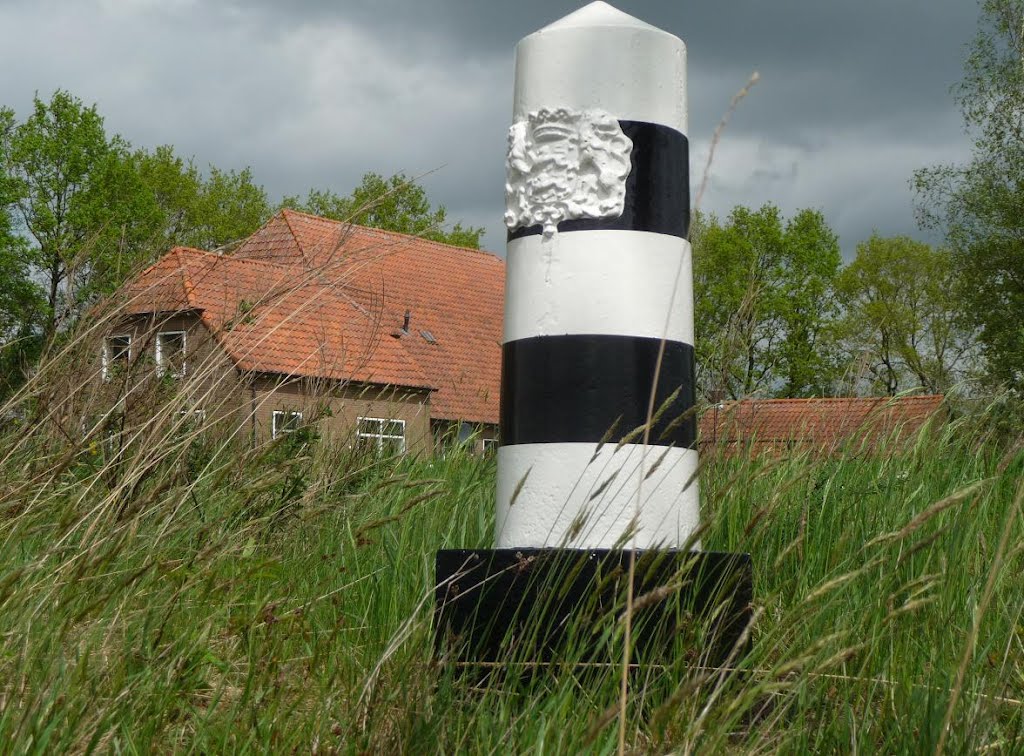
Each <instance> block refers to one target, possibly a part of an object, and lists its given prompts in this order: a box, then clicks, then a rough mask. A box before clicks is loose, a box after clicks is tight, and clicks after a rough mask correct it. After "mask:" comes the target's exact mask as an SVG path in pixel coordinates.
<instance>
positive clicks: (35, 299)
mask: <svg viewBox="0 0 1024 756" xmlns="http://www.w3.org/2000/svg"><path fill="white" fill-rule="evenodd" d="M13 129H14V112H13V111H11V110H9V109H6V108H0V144H4V143H5V142H6V141H7V139H6V137H5V135H7V136H9V134H10V132H11V131H12V130H13ZM16 199H17V188H16V186H15V184H14V182H13V181H12V180H11V179H10V178H9V177H8V176H7V175H6V174H4V173H0V398H4V397H6V396H7V395H8V394H9V393H10V392H11V390H12V389H14V388H16V387H17V386H18V384H20V383H21V382H22V380H24V377H25V369H26V367H27V365H28V364H29V363H30V362H31V361H32V360H33V359H34V357H35V356H36V353H37V351H38V347H39V339H38V334H37V332H36V326H37V324H38V322H39V319H40V316H41V314H42V312H43V293H42V290H41V289H40V288H39V286H38V285H37V284H36V283H35V282H34V281H33V280H32V277H31V275H30V271H29V264H28V257H29V246H28V242H27V241H26V239H25V238H24V237H22V236H21V235H19V234H18V233H16V232H15V222H14V218H13V212H12V208H13V204H14V202H15V200H16Z"/></svg>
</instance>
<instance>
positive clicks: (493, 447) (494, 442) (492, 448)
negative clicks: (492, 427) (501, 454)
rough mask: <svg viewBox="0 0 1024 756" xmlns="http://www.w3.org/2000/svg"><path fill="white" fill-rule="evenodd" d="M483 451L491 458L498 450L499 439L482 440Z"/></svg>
mask: <svg viewBox="0 0 1024 756" xmlns="http://www.w3.org/2000/svg"><path fill="white" fill-rule="evenodd" d="M481 444H482V447H481V448H482V450H483V453H484V456H485V457H489V456H491V455H492V454H494V452H496V451H497V450H498V439H496V438H485V439H482V440H481Z"/></svg>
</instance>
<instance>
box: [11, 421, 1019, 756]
mask: <svg viewBox="0 0 1024 756" xmlns="http://www.w3.org/2000/svg"><path fill="white" fill-rule="evenodd" d="M51 414H52V412H51ZM46 417H47V415H46V410H45V409H38V408H37V410H36V417H34V418H32V417H24V418H22V419H21V420H19V419H14V420H12V421H10V422H8V423H7V428H8V433H7V434H6V435H5V436H4V437H3V439H2V441H0V444H2V446H0V466H2V471H0V523H2V524H0V744H3V745H2V746H0V748H2V750H4V751H9V752H13V753H50V752H65V751H71V752H83V751H84V752H89V751H99V752H122V753H143V752H152V751H158V752H198V753H217V752H238V751H255V752H293V751H294V752H314V753H335V752H340V753H346V752H368V751H372V752H416V753H422V752H443V753H453V752H469V753H521V752H526V751H541V752H552V753H565V752H580V751H592V752H599V753H608V752H613V751H614V750H615V749H616V748H617V745H618V736H619V726H620V722H619V717H618V711H619V705H620V692H619V685H620V679H621V677H622V675H621V669H620V664H621V658H622V652H621V642H622V634H621V633H618V634H615V633H613V634H612V635H611V636H610V637H609V644H610V645H609V658H608V659H607V662H608V663H607V665H606V666H601V665H597V666H596V667H590V668H587V669H586V670H581V669H580V668H578V667H576V666H574V665H572V664H571V663H568V662H567V663H566V664H564V665H555V666H554V667H551V668H548V669H547V670H545V671H544V673H543V674H539V675H534V676H532V677H524V676H522V675H507V676H504V677H502V678H501V679H496V680H495V681H494V682H493V683H492V684H490V685H480V684H478V680H476V678H474V677H473V676H472V675H465V674H459V670H458V669H456V668H455V666H454V665H453V664H451V663H450V660H448V659H447V658H442V659H440V660H439V659H438V658H437V656H436V654H435V653H434V645H433V634H432V616H433V608H434V607H433V602H434V598H433V597H434V593H433V589H434V586H433V559H434V554H435V552H436V551H437V550H438V549H440V548H474V547H476V548H486V547H489V546H490V544H491V533H492V527H493V510H494V502H493V497H494V477H495V463H494V461H493V460H492V459H479V458H476V457H473V456H469V455H466V454H462V453H460V452H459V451H458V450H456V451H455V452H453V453H450V454H448V455H447V456H446V457H444V458H443V459H442V458H437V459H430V460H427V459H399V460H380V459H372V458H367V457H365V456H363V457H360V456H358V455H355V454H353V452H351V451H350V450H348V449H347V448H343V447H336V446H333V445H332V444H330V443H328V442H327V441H325V440H322V439H320V438H318V437H317V435H316V434H315V433H314V432H312V431H306V432H300V433H296V434H293V435H291V436H287V437H285V438H283V439H281V440H279V441H277V442H272V443H267V444H264V445H259V446H254V445H253V444H252V443H251V442H250V441H249V440H248V439H232V438H230V437H228V436H224V435H222V434H218V433H215V432H202V431H200V430H197V429H194V428H190V427H187V426H186V421H185V420H184V419H182V418H181V417H180V416H178V415H176V414H175V413H173V412H172V411H170V410H166V411H165V412H163V413H162V414H160V413H158V414H157V415H155V416H154V417H152V418H150V419H148V420H147V421H146V422H145V423H141V424H139V425H138V426H137V427H132V428H131V429H129V430H122V431H121V432H120V434H119V435H118V436H117V437H116V438H112V437H111V436H109V435H104V434H101V433H100V431H99V430H98V428H99V426H98V425H97V426H96V427H94V428H92V429H87V431H86V434H85V436H84V438H82V437H80V436H79V435H76V434H70V435H63V434H61V433H59V432H57V430H55V428H56V427H60V423H58V422H48V421H47V420H46ZM51 419H52V418H51ZM991 426H992V419H991V418H990V417H989V416H988V415H986V413H985V411H981V412H979V413H976V414H975V415H973V416H971V417H970V418H968V419H963V418H961V419H956V420H943V421H942V422H935V423H933V425H932V427H930V428H927V429H925V430H924V431H923V432H922V433H921V435H920V436H919V437H918V438H916V439H913V440H911V442H910V443H907V444H901V445H899V446H898V447H897V446H895V445H893V447H892V448H889V449H885V448H883V449H868V448H866V447H864V448H860V447H857V446H856V445H851V446H849V447H847V448H844V449H842V450H841V451H840V452H839V453H837V454H834V455H828V456H826V455H819V454H811V453H807V452H799V451H790V452H787V454H785V455H780V454H760V455H757V454H752V453H740V454H724V453H721V452H720V451H719V450H707V451H706V452H705V453H704V455H703V461H702V468H701V480H700V485H701V494H702V507H703V512H704V517H705V520H706V531H705V532H704V534H703V547H704V548H706V549H714V550H724V551H747V552H749V553H750V554H751V555H752V556H753V562H754V570H755V588H754V592H755V607H754V621H753V622H752V623H751V625H750V627H749V639H750V646H749V651H748V652H747V653H745V654H736V656H735V659H734V662H733V663H732V664H731V665H730V666H728V667H726V668H722V669H711V668H706V667H703V666H701V664H700V663H699V662H696V663H695V662H694V657H693V655H689V656H687V655H685V654H683V655H680V658H679V659H677V660H672V661H671V663H669V664H664V665H661V666H658V667H656V668H650V669H644V668H641V669H639V670H638V671H636V672H635V673H631V674H630V675H629V678H628V679H629V685H628V689H627V697H626V719H625V742H626V747H627V749H628V750H631V751H640V752H659V753H663V752H673V751H680V752H737V753H740V752H742V753H748V752H751V753H758V752H777V751H781V752H793V753H796V752H807V751H815V752H833V751H842V752H846V751H850V752H889V753H891V752H914V753H917V752H936V751H942V750H944V751H947V752H952V753H961V752H966V751H978V752H988V751H993V752H1012V751H1018V750H1020V749H1022V748H1024V731H1022V724H1024V722H1022V716H1021V713H1022V709H1024V677H1022V661H1024V654H1022V647H1021V639H1022V635H1021V634H1022V630H1024V625H1022V618H1021V612H1022V607H1024V602H1022V590H1021V586H1020V575H1021V573H1022V570H1024V561H1022V555H1021V544H1022V538H1021V536H1022V523H1021V516H1020V514H1021V513H1020V509H1021V492H1022V491H1024V488H1022V487H1021V472H1022V468H1024V452H1022V449H1021V447H1020V446H1016V447H1014V446H1012V445H1007V444H1005V443H1003V442H1001V441H1000V440H999V439H998V438H996V437H995V436H993V435H992V434H991V433H989V432H988V431H987V430H986V429H987V428H989V427H991Z"/></svg>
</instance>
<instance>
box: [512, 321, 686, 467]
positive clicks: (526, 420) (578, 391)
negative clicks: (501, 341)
mask: <svg viewBox="0 0 1024 756" xmlns="http://www.w3.org/2000/svg"><path fill="white" fill-rule="evenodd" d="M660 345H661V340H660V339H654V338H641V337H638V336H604V335H568V336H536V337H533V338H529V339H519V340H517V341H510V342H508V343H506V344H505V345H504V347H503V355H502V365H501V443H502V445H512V444H543V443H558V442H594V443H597V442H599V441H601V439H604V438H606V437H607V440H608V441H609V442H611V443H617V442H618V441H621V440H622V439H623V438H625V437H626V436H627V435H629V434H630V433H631V432H632V431H634V430H635V429H636V428H638V427H640V426H642V425H643V424H644V423H646V422H647V407H648V401H649V399H650V393H651V386H652V384H653V381H654V372H655V367H656V364H657V360H658V349H659V347H660ZM673 394H675V396H674V397H673ZM670 397H671V398H672V401H671V402H668V403H667V404H666V400H668V399H669V398H670ZM695 403H696V389H695V385H694V356H693V347H692V346H691V345H689V344H684V343H682V342H678V341H668V342H666V343H665V354H664V357H663V359H662V363H661V370H660V371H659V373H658V385H657V389H656V391H655V397H654V409H655V412H656V413H657V412H659V410H661V412H660V415H659V416H658V418H657V422H655V424H654V426H653V428H652V430H651V434H650V443H651V444H655V445H659V446H675V447H679V448H693V447H694V442H695V440H696V436H697V421H696V418H695V417H694V405H695ZM663 405H664V407H663ZM609 429H613V431H612V433H611V434H610V436H609V435H608V431H609ZM628 440H629V442H630V443H642V441H643V436H642V434H637V435H634V436H633V437H632V438H630V439H628Z"/></svg>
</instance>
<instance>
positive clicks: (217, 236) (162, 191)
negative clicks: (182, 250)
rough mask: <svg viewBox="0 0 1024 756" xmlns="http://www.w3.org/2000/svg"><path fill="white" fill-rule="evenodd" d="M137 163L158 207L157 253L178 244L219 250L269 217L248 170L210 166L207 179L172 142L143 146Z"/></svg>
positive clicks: (136, 155)
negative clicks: (226, 169)
mask: <svg viewBox="0 0 1024 756" xmlns="http://www.w3.org/2000/svg"><path fill="white" fill-rule="evenodd" d="M133 161H134V165H135V169H136V171H137V172H138V174H139V176H140V177H141V180H142V182H143V184H144V185H145V186H146V188H147V190H148V191H149V192H150V193H151V194H152V201H153V202H154V203H155V204H156V207H157V209H158V214H157V226H156V229H155V233H154V237H153V246H154V251H155V253H156V254H162V253H163V252H165V251H166V250H167V249H168V248H169V247H173V246H178V245H181V246H186V247H196V248H199V249H207V250H213V249H218V248H220V247H223V246H225V245H228V244H230V243H231V242H234V241H238V240H240V239H244V238H245V237H247V236H249V235H250V234H252V233H253V232H255V231H256V230H257V229H258V228H259V227H260V226H262V225H263V224H264V223H265V222H266V221H267V219H268V218H269V217H270V214H271V206H270V201H269V199H268V197H267V193H266V191H265V190H264V189H263V187H262V186H260V185H258V184H256V183H255V182H254V181H253V177H252V171H251V170H250V169H249V168H245V169H244V170H242V171H234V170H232V171H222V170H220V169H218V168H217V167H215V166H212V165H211V166H210V168H209V177H208V178H205V179H204V178H203V176H202V174H201V173H200V171H199V169H198V168H197V167H196V165H195V162H194V161H193V160H191V159H189V160H185V159H183V158H181V157H179V156H178V155H176V154H175V153H174V148H173V147H171V146H169V145H162V146H160V147H157V148H156V149H155V150H153V151H152V152H148V151H146V150H138V151H136V152H135V153H134V155H133ZM151 256H152V255H151Z"/></svg>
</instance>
